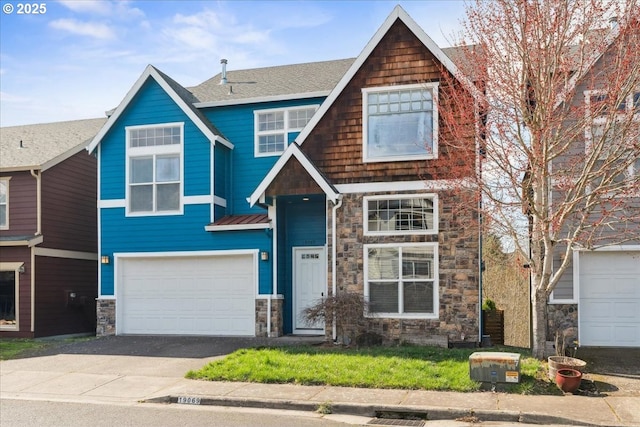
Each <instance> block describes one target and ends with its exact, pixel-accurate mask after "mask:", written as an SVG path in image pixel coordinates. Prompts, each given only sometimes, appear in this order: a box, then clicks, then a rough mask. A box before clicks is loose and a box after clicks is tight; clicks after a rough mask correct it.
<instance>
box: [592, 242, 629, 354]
mask: <svg viewBox="0 0 640 427" xmlns="http://www.w3.org/2000/svg"><path fill="white" fill-rule="evenodd" d="M579 260H580V264H579V265H580V307H579V313H580V342H581V345H585V346H614V347H640V253H639V252H637V251H636V252H633V251H628V252H618V251H611V252H583V253H581V254H580V258H579Z"/></svg>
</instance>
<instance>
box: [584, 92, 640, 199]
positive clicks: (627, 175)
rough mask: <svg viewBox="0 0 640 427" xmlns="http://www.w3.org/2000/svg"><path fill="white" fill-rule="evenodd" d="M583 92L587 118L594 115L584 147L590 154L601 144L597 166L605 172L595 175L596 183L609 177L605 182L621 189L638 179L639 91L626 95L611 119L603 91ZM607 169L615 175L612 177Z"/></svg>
mask: <svg viewBox="0 0 640 427" xmlns="http://www.w3.org/2000/svg"><path fill="white" fill-rule="evenodd" d="M584 95H585V104H586V114H587V115H588V116H587V117H590V116H591V115H593V119H592V123H591V126H588V127H587V128H586V130H585V140H586V143H585V150H586V151H587V153H589V151H590V150H593V149H594V148H595V147H599V146H601V147H602V148H601V150H600V151H601V154H600V156H599V159H598V160H597V161H596V167H597V169H598V170H602V171H604V173H603V174H598V176H597V177H596V180H595V182H596V183H597V184H598V185H600V183H602V182H603V181H602V180H603V179H605V178H607V177H610V178H611V180H610V181H609V182H610V184H609V183H608V184H607V185H610V186H611V187H612V188H620V185H624V184H625V183H627V182H632V180H634V179H638V178H639V177H640V157H638V155H637V149H636V148H635V143H634V141H637V140H638V138H640V91H634V92H632V93H630V94H629V95H628V96H627V97H625V98H624V99H623V100H622V101H621V102H620V103H619V104H618V105H617V107H616V108H615V116H614V117H613V118H611V117H609V111H610V110H609V108H611V106H610V105H609V104H610V101H609V99H608V95H607V94H606V93H604V92H601V91H585V92H584ZM620 166H623V167H620ZM606 171H613V172H615V173H616V175H614V176H611V174H607V173H606ZM618 172H619V173H618ZM607 175H609V176H607Z"/></svg>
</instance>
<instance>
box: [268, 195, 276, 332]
mask: <svg viewBox="0 0 640 427" xmlns="http://www.w3.org/2000/svg"><path fill="white" fill-rule="evenodd" d="M276 203H277V202H276V200H275V198H274V200H273V206H270V207H269V219H270V220H271V266H272V267H271V268H272V276H271V277H272V278H271V280H272V282H271V295H269V298H268V299H267V336H268V337H272V336H273V331H272V330H271V310H272V308H271V300H272V299H273V298H276V297H277V295H278V267H277V266H278V233H277V230H278V228H277V222H276V218H277V216H278V215H277V208H276Z"/></svg>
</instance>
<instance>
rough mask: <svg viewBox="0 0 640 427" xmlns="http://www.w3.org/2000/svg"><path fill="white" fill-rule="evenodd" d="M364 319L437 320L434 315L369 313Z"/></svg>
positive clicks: (436, 315)
mask: <svg viewBox="0 0 640 427" xmlns="http://www.w3.org/2000/svg"><path fill="white" fill-rule="evenodd" d="M365 317H367V318H369V319H416V320H421V319H422V320H433V319H439V316H438V314H436V313H424V314H398V313H369V314H366V315H365Z"/></svg>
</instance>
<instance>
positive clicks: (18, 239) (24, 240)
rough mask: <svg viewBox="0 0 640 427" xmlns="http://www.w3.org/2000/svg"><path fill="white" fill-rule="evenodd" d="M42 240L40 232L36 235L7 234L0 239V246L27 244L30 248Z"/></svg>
mask: <svg viewBox="0 0 640 427" xmlns="http://www.w3.org/2000/svg"><path fill="white" fill-rule="evenodd" d="M43 241H44V237H43V236H42V234H38V235H37V236H31V237H30V236H14V237H12V236H8V237H6V238H3V239H2V240H0V247H11V246H27V247H29V248H32V247H34V246H36V245H39V244H40V243H42V242H43Z"/></svg>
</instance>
